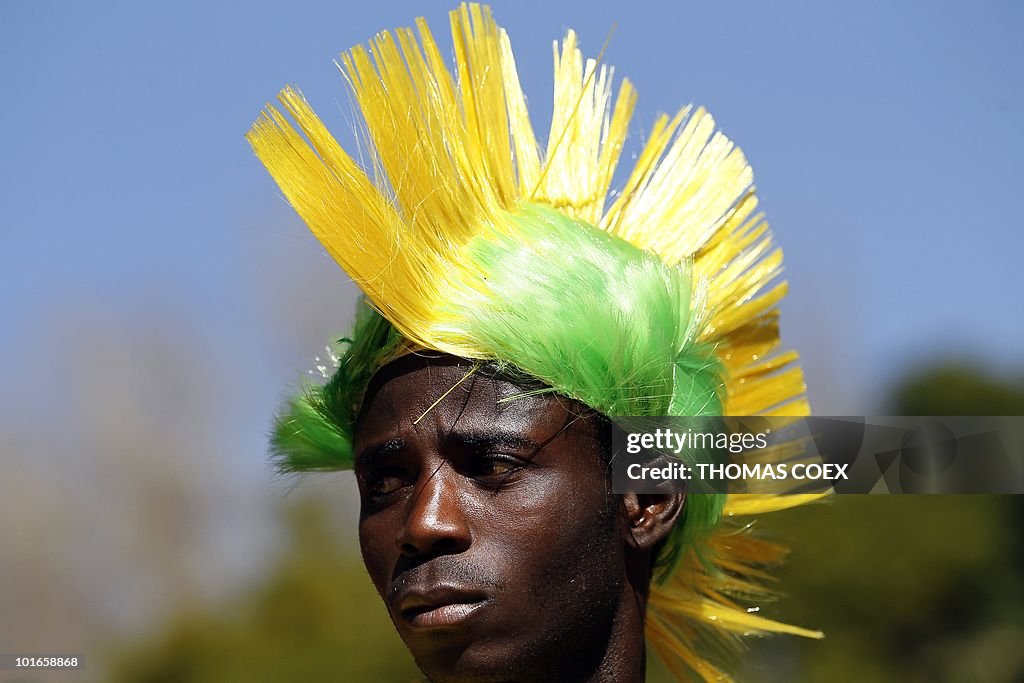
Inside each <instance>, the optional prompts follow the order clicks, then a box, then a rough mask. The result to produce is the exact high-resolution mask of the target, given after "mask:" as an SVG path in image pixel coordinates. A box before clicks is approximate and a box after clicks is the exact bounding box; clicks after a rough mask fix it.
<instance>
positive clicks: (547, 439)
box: [355, 354, 684, 683]
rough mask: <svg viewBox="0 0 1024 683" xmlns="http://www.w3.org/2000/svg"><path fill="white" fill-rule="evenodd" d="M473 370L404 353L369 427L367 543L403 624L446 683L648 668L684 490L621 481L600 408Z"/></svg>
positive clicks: (367, 405)
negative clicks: (652, 595) (655, 610)
mask: <svg viewBox="0 0 1024 683" xmlns="http://www.w3.org/2000/svg"><path fill="white" fill-rule="evenodd" d="M472 369H473V365H472V363H470V362H469V361H465V360H462V359H458V358H454V357H451V356H445V355H442V354H435V355H434V356H433V357H429V358H428V357H424V356H422V355H415V356H406V357H404V358H401V359H399V360H397V361H395V362H393V363H391V364H390V365H388V366H386V367H385V368H384V369H382V370H381V371H380V372H378V374H377V376H376V377H375V378H374V381H373V382H372V383H371V385H370V388H369V390H368V392H367V395H366V398H365V400H364V404H363V409H362V412H361V415H360V419H359V421H358V424H357V428H356V434H355V447H356V454H357V456H356V467H355V472H356V477H357V479H358V482H359V492H360V498H361V512H360V521H359V539H360V545H361V548H362V553H363V560H364V562H365V563H366V568H367V571H368V572H369V574H370V578H371V579H372V580H373V583H374V585H375V586H376V588H377V591H378V592H379V593H380V595H381V597H382V598H383V599H384V602H385V604H386V605H387V608H388V612H389V614H390V616H391V619H392V621H393V622H394V624H395V627H396V628H397V630H398V633H399V635H401V637H402V639H403V640H404V641H405V643H406V645H407V646H408V647H409V649H410V650H411V651H412V654H413V656H414V657H415V659H416V663H417V664H418V665H419V667H420V668H421V669H422V671H423V672H424V673H425V674H426V675H427V676H428V677H429V678H430V680H431V681H434V682H435V683H442V682H444V683H447V682H459V681H474V682H480V681H489V682H494V683H497V682H511V681H521V682H526V681H551V680H558V681H581V682H583V681H591V682H605V681H616V682H627V683H628V682H633V681H642V680H643V678H644V666H645V651H644V629H643V624H644V610H645V606H646V600H647V594H648V589H649V584H650V578H651V560H652V557H653V554H654V553H655V552H656V550H657V548H658V546H659V544H660V542H661V541H662V540H663V539H664V538H665V537H666V536H667V534H668V533H669V531H670V530H671V527H672V525H673V524H674V523H675V522H676V520H677V519H678V517H679V514H680V513H681V511H682V509H683V505H684V497H683V495H682V494H666V495H646V496H645V495H632V494H629V495H623V496H616V495H612V494H610V493H609V490H610V485H609V481H608V477H607V475H606V469H607V456H606V455H605V453H604V451H603V449H602V442H601V435H602V431H601V422H600V420H599V419H598V418H597V417H596V416H594V415H593V414H592V412H591V411H588V410H587V409H586V408H585V407H584V406H582V405H580V404H579V403H577V402H575V401H571V400H569V399H566V398H564V397H561V396H558V395H556V394H552V393H547V394H541V395H534V396H527V397H524V396H522V395H521V394H522V392H523V389H522V388H521V386H517V384H514V383H512V382H510V381H508V380H506V379H502V378H500V377H496V376H494V374H493V373H489V372H487V371H485V370H477V371H474V372H472V373H471V374H469V376H468V377H467V373H469V372H470V371H471V370H472ZM453 387H454V389H453ZM445 392H448V393H447V395H445ZM442 396H443V398H442ZM439 399H440V400H439ZM502 399H513V400H505V401H503V400H502ZM435 402H436V405H435ZM421 416H422V417H421ZM418 418H419V419H418ZM417 419H418V421H417Z"/></svg>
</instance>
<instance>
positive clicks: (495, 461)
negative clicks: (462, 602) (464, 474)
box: [468, 453, 529, 480]
mask: <svg viewBox="0 0 1024 683" xmlns="http://www.w3.org/2000/svg"><path fill="white" fill-rule="evenodd" d="M528 464H529V463H527V462H526V461H525V460H523V459H522V458H517V457H515V456H512V455H508V454H505V453H484V454H481V455H479V456H477V457H475V458H473V460H472V462H471V463H470V466H469V469H470V471H469V472H468V474H469V475H470V476H472V477H474V478H476V479H484V480H488V479H491V480H500V479H502V478H503V477H507V476H509V475H511V474H513V473H515V472H518V471H519V470H521V469H523V468H524V467H526V466H527V465H528Z"/></svg>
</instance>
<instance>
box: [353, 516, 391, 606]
mask: <svg viewBox="0 0 1024 683" xmlns="http://www.w3.org/2000/svg"><path fill="white" fill-rule="evenodd" d="M397 534H398V530H397V528H395V527H394V525H393V524H391V523H390V520H388V519H386V518H385V516H384V515H382V514H379V513H378V514H376V515H372V516H370V517H365V518H363V519H360V521H359V549H360V551H361V552H362V555H363V564H364V565H366V572H367V573H368V574H369V575H370V580H371V581H373V585H374V586H375V587H376V588H377V592H378V593H380V594H381V595H384V591H385V590H386V588H387V584H388V577H389V576H390V575H391V572H392V569H393V568H394V566H395V563H396V562H397V560H398V555H399V551H398V549H397V548H396V546H395V537H396V535H397Z"/></svg>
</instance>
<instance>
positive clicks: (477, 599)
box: [398, 587, 487, 629]
mask: <svg viewBox="0 0 1024 683" xmlns="http://www.w3.org/2000/svg"><path fill="white" fill-rule="evenodd" d="M486 602H487V597H486V596H485V595H484V594H483V593H481V592H479V591H472V590H464V589H460V588H451V587H437V588H431V589H430V590H426V591H418V590H413V591H409V592H408V593H406V594H405V595H403V596H401V598H400V599H399V600H398V612H399V614H401V616H402V619H403V620H404V621H405V622H406V623H407V624H409V625H410V626H412V627H413V628H424V629H427V628H445V627H452V626H458V625H459V624H461V623H462V622H464V621H466V620H467V619H469V618H470V617H471V616H472V615H473V614H475V613H476V612H477V611H478V610H479V609H480V608H481V607H483V606H484V605H485V604H486Z"/></svg>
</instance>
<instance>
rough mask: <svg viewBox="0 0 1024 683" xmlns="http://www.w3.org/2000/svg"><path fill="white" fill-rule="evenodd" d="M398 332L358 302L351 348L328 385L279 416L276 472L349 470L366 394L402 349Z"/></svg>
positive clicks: (312, 389) (310, 390)
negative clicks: (373, 380)
mask: <svg viewBox="0 0 1024 683" xmlns="http://www.w3.org/2000/svg"><path fill="white" fill-rule="evenodd" d="M401 341H402V337H401V336H400V335H399V334H398V331H397V330H395V328H394V326H393V325H392V324H391V323H390V322H388V321H387V320H385V319H384V318H383V317H382V316H381V315H380V314H379V313H378V312H377V311H375V310H373V309H372V308H370V306H369V305H368V304H367V303H366V301H365V300H360V302H359V303H358V304H357V309H356V320H355V325H354V326H353V329H352V335H351V337H350V338H345V339H341V340H339V343H341V344H344V345H346V346H347V348H346V349H345V350H344V352H343V353H342V354H341V358H340V359H339V365H338V369H337V370H336V371H335V373H334V375H332V376H331V378H330V380H328V382H327V383H326V384H324V385H322V386H321V385H311V386H307V387H306V388H305V389H304V391H303V392H302V393H301V394H299V395H298V396H295V397H293V398H292V399H291V400H290V401H289V402H288V404H287V406H286V407H285V409H284V411H283V412H282V413H281V414H280V415H278V417H277V420H275V422H274V430H273V432H272V434H271V438H270V447H271V453H272V455H273V459H274V462H275V464H276V465H277V469H278V471H280V472H282V473H288V472H318V471H330V470H345V469H351V468H352V464H353V459H354V458H353V453H352V437H353V434H354V432H355V425H356V417H357V416H358V415H359V406H360V404H361V403H362V400H363V393H364V392H365V391H366V387H367V386H368V385H369V383H370V379H371V378H372V377H373V375H374V373H376V372H377V370H379V369H380V367H381V365H383V364H384V362H385V361H386V360H387V358H388V357H389V356H391V355H392V354H394V352H395V349H396V348H397V347H398V345H399V344H400V343H401Z"/></svg>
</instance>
